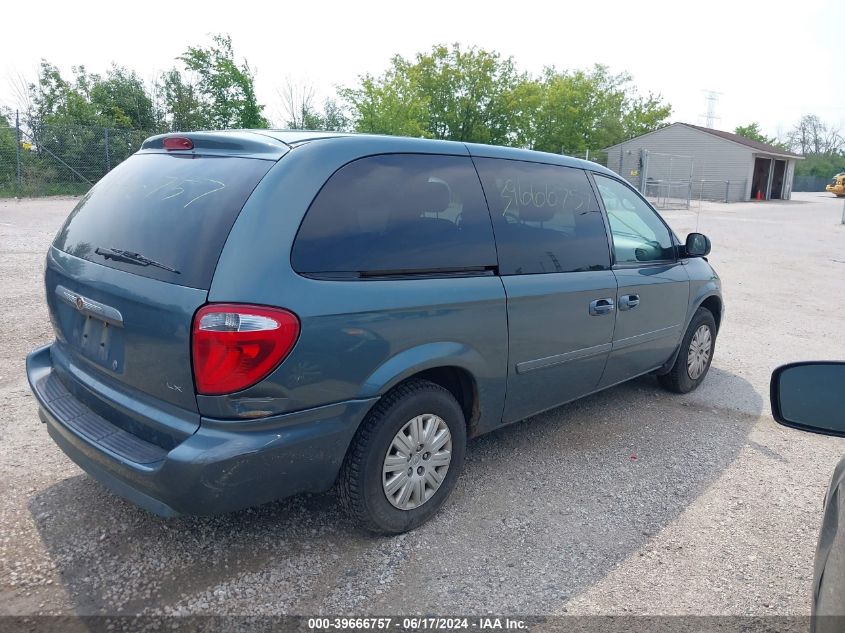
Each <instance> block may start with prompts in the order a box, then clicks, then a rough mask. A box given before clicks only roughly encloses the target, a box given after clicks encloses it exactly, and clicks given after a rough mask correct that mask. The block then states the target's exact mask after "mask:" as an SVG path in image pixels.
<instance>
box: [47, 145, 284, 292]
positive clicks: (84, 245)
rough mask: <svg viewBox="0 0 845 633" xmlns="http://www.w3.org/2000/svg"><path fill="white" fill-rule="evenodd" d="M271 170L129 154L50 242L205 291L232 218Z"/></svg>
mask: <svg viewBox="0 0 845 633" xmlns="http://www.w3.org/2000/svg"><path fill="white" fill-rule="evenodd" d="M272 165H273V162H272V161H266V160H255V159H248V158H228V157H227V158H218V157H187V156H176V155H168V154H138V155H135V156H133V157H132V158H129V159H128V160H126V161H125V162H123V163H122V164H120V165H119V166H118V167H116V168H115V169H114V170H112V171H111V172H110V173H109V174H108V175H107V176H106V177H105V178H103V179H102V180H101V181H100V182H99V183H97V185H95V186H94V187H93V188H92V189H91V191H89V192H88V194H86V195H85V196H84V197H83V198H82V200H80V202H79V204H78V205H76V208H75V209H74V210H73V212H72V213H71V214H70V217H68V219H67V221H66V222H65V225H64V226H63V227H62V230H61V231H60V232H59V234H58V236H57V237H56V240H55V242H54V243H53V245H54V246H55V247H56V248H58V249H61V250H63V251H65V252H66V253H69V254H71V255H75V256H76V257H81V258H83V259H87V260H89V261H92V262H96V263H98V264H102V265H104V266H110V267H112V268H118V269H120V270H125V271H127V272H131V273H134V274H137V275H143V276H145V277H152V278H154V279H160V280H162V281H168V282H171V283H176V284H179V285H183V286H191V287H194V288H203V289H207V288H208V287H209V285H210V283H211V277H212V275H213V274H214V268H215V267H216V265H217V258H218V257H219V255H220V251H221V249H222V248H223V243H224V242H225V241H226V237H227V236H228V235H229V231H230V229H231V228H232V225H233V224H234V222H235V218H237V216H238V213H239V212H240V210H241V208H242V207H243V205H244V203H245V202H246V200H247V198H248V197H249V195H250V194H251V193H252V190H253V189H254V188H255V186H256V185H257V184H258V182H259V181H260V180H261V178H262V177H263V176H264V174H266V173H267V171H268V170H269V169H270V167H271V166H272ZM145 262H146V263H145Z"/></svg>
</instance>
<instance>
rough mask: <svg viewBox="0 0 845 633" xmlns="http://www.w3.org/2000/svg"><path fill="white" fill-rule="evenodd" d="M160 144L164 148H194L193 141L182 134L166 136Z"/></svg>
mask: <svg viewBox="0 0 845 633" xmlns="http://www.w3.org/2000/svg"><path fill="white" fill-rule="evenodd" d="M161 146H162V147H164V149H166V150H174V149H194V142H193V141H192V140H191V139H189V138H186V137H184V136H168V137H167V138H166V139H164V140H163V141H162V142H161Z"/></svg>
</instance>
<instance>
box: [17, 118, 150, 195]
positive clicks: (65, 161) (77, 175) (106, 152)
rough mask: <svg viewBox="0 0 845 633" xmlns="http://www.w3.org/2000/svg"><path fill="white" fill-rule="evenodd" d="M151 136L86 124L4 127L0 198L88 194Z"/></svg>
mask: <svg viewBox="0 0 845 633" xmlns="http://www.w3.org/2000/svg"><path fill="white" fill-rule="evenodd" d="M152 134H154V132H149V131H146V130H128V129H120V128H103V127H95V126H83V125H38V126H34V127H31V128H25V127H24V126H20V125H15V126H2V127H0V197H12V196H16V197H23V196H46V195H79V194H82V193H85V192H86V191H87V190H88V189H89V188H90V187H91V186H92V185H93V184H94V183H96V182H97V181H98V180H99V179H100V178H102V177H103V176H104V175H105V174H107V173H108V172H109V171H110V170H111V169H113V168H114V167H115V166H116V165H118V164H119V163H120V162H122V161H123V160H126V159H127V158H128V157H129V156H130V155H131V154H133V153H134V152H136V151H138V149H139V148H140V147H141V143H142V142H143V141H144V139H145V138H147V137H148V136H150V135H152Z"/></svg>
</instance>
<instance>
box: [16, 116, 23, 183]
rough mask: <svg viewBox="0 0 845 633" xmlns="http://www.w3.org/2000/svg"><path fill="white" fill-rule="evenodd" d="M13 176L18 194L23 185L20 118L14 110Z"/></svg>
mask: <svg viewBox="0 0 845 633" xmlns="http://www.w3.org/2000/svg"><path fill="white" fill-rule="evenodd" d="M15 175H16V176H17V183H18V193H20V190H21V189H22V185H23V183H22V181H21V117H20V112H19V111H18V110H15Z"/></svg>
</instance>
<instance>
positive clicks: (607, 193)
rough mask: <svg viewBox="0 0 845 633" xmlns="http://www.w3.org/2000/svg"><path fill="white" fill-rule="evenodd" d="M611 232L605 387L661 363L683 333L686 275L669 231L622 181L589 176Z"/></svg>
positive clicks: (654, 367) (668, 355)
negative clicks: (612, 291) (613, 307)
mask: <svg viewBox="0 0 845 633" xmlns="http://www.w3.org/2000/svg"><path fill="white" fill-rule="evenodd" d="M595 181H596V185H597V187H598V190H599V194H600V196H601V198H602V201H603V202H604V206H605V209H606V211H607V217H608V222H609V224H610V229H611V233H612V236H613V255H614V266H613V272H614V274H615V275H616V280H617V283H618V291H617V300H616V304H617V311H616V328H615V330H614V334H613V348H612V351H611V353H610V357H609V358H608V362H607V367H606V369H605V371H604V375H603V376H602V379H601V386H602V387H608V386H610V385H613V384H616V383H618V382H621V381H623V380H627V379H629V378H633V377H634V376H638V375H640V374H643V373H645V372H648V371H651V370H653V369H656V368H658V367H660V366H661V365H663V364H664V363H665V362H666V361H667V360H669V359H670V358H671V357H672V355H673V353H674V351H675V349H676V348H677V346H678V344H679V343H680V340H681V337H682V336H683V328H684V324H685V320H686V315H687V306H688V304H689V275H687V272H686V268H685V266H684V265H683V263H682V262H681V261H679V260H678V259H677V258H676V249H675V246H674V241H673V237H672V233H671V231H670V230H669V228H668V227H667V226H666V224H665V223H664V222H663V220H662V218H661V217H660V216H659V215H658V214H657V213H656V212H655V211H654V210H653V209H652V208H651V207H650V206H649V205H648V203H646V202H645V200H643V199H642V198H641V197H640V196H639V194H637V192H635V191H634V190H633V189H631V188H630V187H629V186H628V185H626V184H624V183H622V182H619V181H617V180H614V179H612V178H607V177H604V176H599V175H596V176H595Z"/></svg>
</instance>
